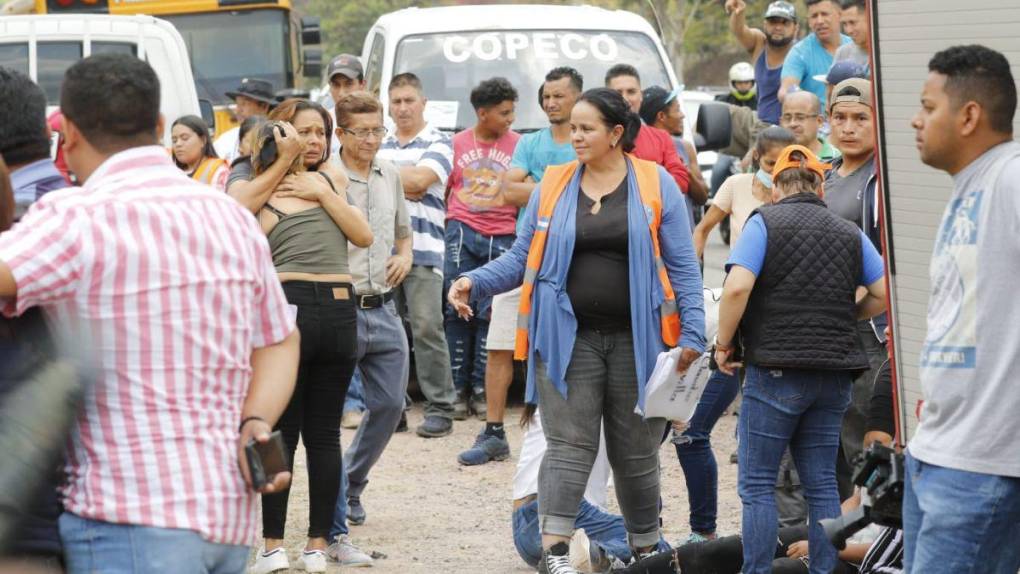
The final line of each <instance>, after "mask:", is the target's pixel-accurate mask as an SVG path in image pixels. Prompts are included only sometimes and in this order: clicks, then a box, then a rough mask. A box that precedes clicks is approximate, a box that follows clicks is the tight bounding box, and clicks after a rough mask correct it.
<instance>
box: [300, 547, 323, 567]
mask: <svg viewBox="0 0 1020 574" xmlns="http://www.w3.org/2000/svg"><path fill="white" fill-rule="evenodd" d="M297 569H298V570H304V571H305V572H325V571H326V553H325V552H323V551H322V550H305V551H304V552H302V553H301V556H299V557H298V559H297Z"/></svg>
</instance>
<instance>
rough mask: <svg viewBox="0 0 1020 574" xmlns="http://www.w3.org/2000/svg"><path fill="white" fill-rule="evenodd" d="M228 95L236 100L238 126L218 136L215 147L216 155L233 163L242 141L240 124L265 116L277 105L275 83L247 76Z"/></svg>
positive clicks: (214, 143) (235, 110)
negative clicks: (255, 117)
mask: <svg viewBox="0 0 1020 574" xmlns="http://www.w3.org/2000/svg"><path fill="white" fill-rule="evenodd" d="M227 97H228V98H230V99H232V100H234V107H235V109H234V115H236V116H237V123H238V127H234V128H231V129H229V130H227V131H225V132H223V133H222V134H220V137H218V138H216V141H215V142H213V147H214V148H215V149H216V155H218V156H220V157H221V158H223V159H225V160H227V163H233V162H234V160H235V159H237V156H238V151H237V150H238V147H239V146H240V145H241V142H240V141H239V139H238V132H239V131H240V129H241V128H240V124H241V123H242V122H244V120H246V119H248V118H250V117H252V116H264V115H266V114H268V113H269V110H271V109H273V106H275V105H276V98H274V97H273V84H272V83H270V82H267V81H266V80H258V79H255V78H245V79H243V80H241V85H240V86H238V88H237V89H236V90H234V91H233V92H227Z"/></svg>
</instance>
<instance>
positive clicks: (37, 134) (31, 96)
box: [0, 67, 70, 220]
mask: <svg viewBox="0 0 1020 574" xmlns="http://www.w3.org/2000/svg"><path fill="white" fill-rule="evenodd" d="M0 102H4V105H3V106H0V156H3V158H4V161H5V162H7V167H8V168H9V169H10V170H11V185H12V187H13V188H14V202H15V213H14V218H15V219H16V220H17V219H20V218H21V215H22V214H23V213H25V210H27V209H28V206H29V205H31V204H32V203H34V202H35V201H36V200H37V199H39V198H40V197H42V196H43V195H45V194H47V193H49V192H51V191H53V190H55V189H62V188H65V187H68V185H70V184H69V182H68V181H67V180H66V179H64V176H63V175H61V173H60V172H59V171H58V170H57V166H56V165H54V163H53V160H52V159H50V127H49V124H48V123H47V121H46V94H44V93H43V91H42V88H40V87H39V86H37V85H36V84H35V82H33V81H32V79H31V78H29V77H28V76H26V75H25V74H22V73H21V72H18V71H15V70H11V69H9V68H3V67H0Z"/></svg>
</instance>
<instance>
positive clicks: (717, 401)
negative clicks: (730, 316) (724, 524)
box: [676, 371, 740, 534]
mask: <svg viewBox="0 0 1020 574" xmlns="http://www.w3.org/2000/svg"><path fill="white" fill-rule="evenodd" d="M739 389H740V377H738V376H737V375H736V374H734V375H732V376H731V375H727V374H726V373H723V372H722V371H713V372H712V376H711V377H709V379H708V384H707V385H705V392H704V394H702V395H701V400H700V401H699V402H698V407H697V408H696V409H695V410H694V416H693V417H691V420H690V423H689V425H688V427H687V430H686V431H684V433H683V434H682V435H680V440H679V441H677V444H676V456H677V458H678V459H679V460H680V466H681V467H682V468H683V471H684V478H685V481H686V483H687V500H689V501H690V506H691V517H690V521H691V530H693V531H694V532H699V533H701V534H711V533H713V532H715V519H716V515H717V514H718V510H719V469H718V466H717V465H716V461H715V453H714V452H712V443H711V435H712V429H713V428H714V427H715V423H716V422H718V420H719V417H721V416H722V414H723V412H725V411H726V408H727V407H728V406H729V405H730V403H731V402H733V398H734V397H736V396H737V391H738V390H739Z"/></svg>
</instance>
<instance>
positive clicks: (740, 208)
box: [712, 173, 763, 245]
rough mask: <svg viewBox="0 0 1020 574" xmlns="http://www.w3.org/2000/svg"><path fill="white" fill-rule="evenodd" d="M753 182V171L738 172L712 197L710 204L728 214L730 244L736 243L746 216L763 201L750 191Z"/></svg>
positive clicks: (745, 221)
mask: <svg viewBox="0 0 1020 574" xmlns="http://www.w3.org/2000/svg"><path fill="white" fill-rule="evenodd" d="M753 183H754V174H753V173H738V174H737V175H733V176H730V177H729V178H727V179H726V181H724V182H723V184H722V185H721V186H720V187H719V192H718V193H716V194H715V197H714V198H712V205H714V206H716V207H718V208H719V209H721V210H723V211H725V212H726V213H729V214H730V245H736V244H737V240H738V239H740V232H741V231H742V230H743V229H744V224H745V223H747V218H748V217H750V216H751V212H752V211H754V210H755V209H758V207H760V206H761V205H762V203H763V202H762V201H761V200H760V199H758V198H757V197H755V196H754V193H752V191H751V185H752V184H753Z"/></svg>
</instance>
